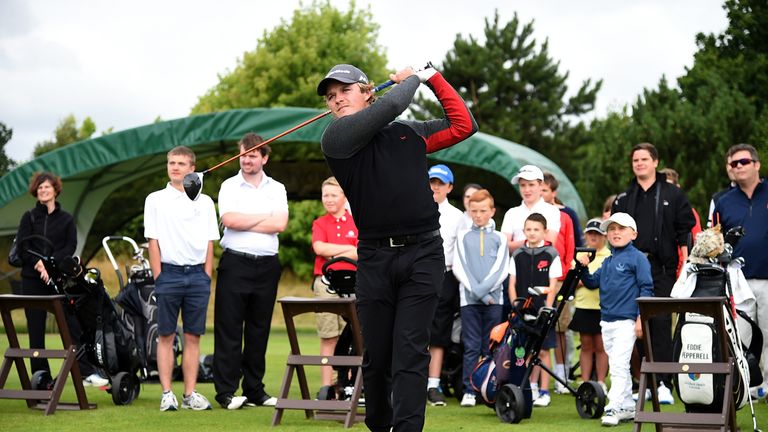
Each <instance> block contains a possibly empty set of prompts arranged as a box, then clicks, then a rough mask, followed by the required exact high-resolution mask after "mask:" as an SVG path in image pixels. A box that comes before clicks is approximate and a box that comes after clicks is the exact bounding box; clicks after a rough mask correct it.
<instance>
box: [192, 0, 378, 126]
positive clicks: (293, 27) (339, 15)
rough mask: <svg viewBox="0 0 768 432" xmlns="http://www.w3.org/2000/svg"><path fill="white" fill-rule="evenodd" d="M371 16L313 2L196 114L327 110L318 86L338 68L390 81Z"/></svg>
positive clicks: (223, 80)
mask: <svg viewBox="0 0 768 432" xmlns="http://www.w3.org/2000/svg"><path fill="white" fill-rule="evenodd" d="M372 19H373V16H372V14H371V12H370V10H357V9H356V8H355V3H354V1H351V2H350V3H349V11H347V12H341V11H340V10H338V9H336V8H335V7H333V6H331V4H330V1H325V2H318V1H313V2H312V4H310V5H309V6H303V7H301V8H300V9H297V10H296V11H294V13H293V18H292V19H291V21H290V22H286V21H285V20H282V21H281V24H280V25H279V26H277V27H276V28H275V29H273V30H272V31H271V32H269V33H267V32H266V31H265V32H264V35H263V36H262V37H261V38H260V39H259V41H258V43H257V45H256V49H255V50H253V51H250V52H246V53H245V54H243V58H242V59H241V60H239V61H238V65H237V67H236V68H235V70H234V71H232V72H229V73H227V74H225V75H222V76H219V83H218V84H217V85H216V86H215V87H214V88H212V89H210V90H209V91H208V92H207V93H206V94H205V95H203V96H202V97H200V98H199V101H198V103H197V105H196V106H195V107H194V108H193V109H192V113H193V114H198V113H206V112H212V111H222V110H228V109H234V108H251V107H274V106H299V107H322V106H323V100H322V98H320V97H318V96H317V92H316V88H317V83H318V82H320V80H321V79H322V78H323V76H325V74H326V73H327V72H328V69H330V68H331V66H333V65H334V64H337V63H352V64H354V65H356V66H358V67H359V68H360V69H362V70H364V71H366V73H367V74H368V76H369V77H370V78H371V79H372V80H373V79H375V78H376V77H386V76H387V72H386V63H387V59H386V55H384V54H383V53H384V49H383V48H382V47H381V46H379V45H378V43H377V42H376V40H377V38H378V29H379V26H378V25H377V24H375V23H374V22H373V21H372Z"/></svg>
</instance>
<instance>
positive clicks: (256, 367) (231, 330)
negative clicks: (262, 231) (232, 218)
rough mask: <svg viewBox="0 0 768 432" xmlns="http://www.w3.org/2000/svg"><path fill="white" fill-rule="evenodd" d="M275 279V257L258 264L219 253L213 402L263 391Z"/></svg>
mask: <svg viewBox="0 0 768 432" xmlns="http://www.w3.org/2000/svg"><path fill="white" fill-rule="evenodd" d="M279 281H280V261H279V260H278V258H277V255H273V256H264V257H259V259H258V260H254V259H251V258H246V257H242V256H239V255H234V254H232V253H229V252H224V254H223V255H222V256H221V260H220V261H219V267H218V279H217V281H216V300H215V302H214V327H213V334H214V355H213V382H214V385H215V387H216V395H217V400H221V398H222V397H223V396H225V395H227V394H235V393H236V391H237V388H238V386H239V384H240V378H241V377H242V378H243V384H242V388H243V396H246V397H247V398H249V399H256V400H258V399H260V398H261V397H263V396H264V394H265V393H266V392H265V391H264V383H263V379H264V372H265V370H266V364H265V363H266V360H265V357H266V354H267V342H268V341H269V331H270V328H271V324H272V310H273V309H274V306H275V297H277V284H278V282H279Z"/></svg>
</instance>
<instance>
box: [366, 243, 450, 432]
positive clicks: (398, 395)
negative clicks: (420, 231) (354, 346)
mask: <svg viewBox="0 0 768 432" xmlns="http://www.w3.org/2000/svg"><path fill="white" fill-rule="evenodd" d="M357 254H358V266H357V287H356V289H357V292H356V293H357V313H358V315H359V317H360V323H361V325H362V331H363V343H364V348H365V349H364V353H363V382H364V385H365V424H366V425H367V426H368V428H369V429H370V430H371V431H374V432H378V431H389V430H390V428H391V427H393V426H394V430H395V431H396V432H402V431H421V430H422V429H423V427H424V409H425V407H426V393H427V369H428V367H429V360H430V356H429V350H428V347H429V329H430V326H431V324H432V319H433V317H434V314H435V308H436V306H437V302H438V292H439V290H440V288H441V287H442V283H443V280H442V279H443V273H444V272H445V259H444V257H443V240H442V238H440V237H439V236H438V237H434V238H432V239H429V240H426V241H424V242H421V243H418V244H412V245H407V246H403V247H389V246H380V245H378V244H377V243H375V242H370V241H360V244H359V245H358V249H357Z"/></svg>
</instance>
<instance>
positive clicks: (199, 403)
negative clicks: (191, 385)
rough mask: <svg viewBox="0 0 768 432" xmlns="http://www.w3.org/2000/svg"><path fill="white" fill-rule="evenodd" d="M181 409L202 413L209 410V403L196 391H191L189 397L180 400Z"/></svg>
mask: <svg viewBox="0 0 768 432" xmlns="http://www.w3.org/2000/svg"><path fill="white" fill-rule="evenodd" d="M181 407H182V408H183V409H191V410H195V411H204V410H209V409H211V403H210V402H208V399H206V397H205V396H203V395H201V394H200V393H198V392H196V391H192V393H190V394H189V396H184V398H183V399H182V400H181Z"/></svg>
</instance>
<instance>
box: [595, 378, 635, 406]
mask: <svg viewBox="0 0 768 432" xmlns="http://www.w3.org/2000/svg"><path fill="white" fill-rule="evenodd" d="M597 383H598V384H600V387H601V388H602V389H603V394H605V395H606V396H608V386H607V385H605V383H604V382H602V381H598V382H597ZM632 397H633V398H634V399H635V402H637V398H635V395H633V396H632Z"/></svg>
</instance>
